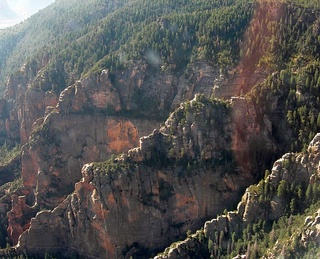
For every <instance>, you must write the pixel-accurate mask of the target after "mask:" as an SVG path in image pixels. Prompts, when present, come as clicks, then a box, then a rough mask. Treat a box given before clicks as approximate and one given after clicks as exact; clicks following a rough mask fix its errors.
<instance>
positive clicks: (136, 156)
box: [17, 95, 256, 258]
mask: <svg viewBox="0 0 320 259" xmlns="http://www.w3.org/2000/svg"><path fill="white" fill-rule="evenodd" d="M230 113H232V106H231V107H229V106H228V105H227V104H226V103H223V102H220V101H215V100H208V99H206V98H205V97H203V96H200V95H199V96H196V98H195V99H194V100H192V101H191V102H187V103H186V104H184V105H182V106H181V107H180V108H179V109H178V110H177V111H176V112H174V113H172V115H171V116H170V118H169V119H168V120H167V122H166V123H165V125H164V126H163V127H162V128H161V129H160V130H155V131H153V133H152V134H151V135H149V136H147V137H143V138H141V139H140V145H139V147H137V148H134V149H131V150H129V151H128V152H127V153H125V154H123V155H121V156H119V157H117V158H116V159H114V160H111V161H109V162H106V163H102V164H96V163H91V164H87V165H85V166H84V167H83V169H82V180H81V181H80V182H78V183H77V184H76V185H75V191H74V193H73V194H71V195H69V196H68V197H67V199H65V200H64V201H63V202H62V203H61V204H60V205H58V206H57V207H56V208H54V209H53V210H52V211H43V212H39V213H38V215H37V216H36V217H35V218H34V219H32V220H31V225H30V228H29V229H28V230H27V231H25V232H24V233H23V234H22V235H21V237H20V239H19V243H18V246H17V249H18V251H20V250H25V251H27V253H28V254H30V255H40V254H41V253H42V252H43V251H50V252H51V253H58V252H61V251H63V252H65V253H78V254H79V255H82V256H86V257H107V258H119V257H120V258H121V256H122V257H125V256H130V255H133V254H135V255H137V254H139V252H141V251H142V250H143V249H146V251H149V252H148V253H150V251H156V250H157V249H160V248H163V247H165V246H166V245H168V244H169V243H170V242H172V241H174V240H177V239H178V238H181V237H182V236H183V233H185V232H186V231H187V230H188V229H190V230H195V229H197V228H198V227H200V226H201V224H203V222H204V220H206V219H208V218H211V217H213V216H214V215H216V214H217V213H221V212H222V211H223V209H225V208H226V207H232V204H235V202H236V200H237V197H238V191H239V190H241V189H243V188H245V187H246V186H248V184H250V183H251V182H253V179H254V176H253V175H251V174H250V173H249V172H246V171H245V170H246V169H247V167H243V166H242V165H241V164H239V165H237V164H234V159H232V156H233V154H235V153H237V152H240V151H239V150H238V149H233V147H234V145H233V144H232V143H233V142H234V141H235V139H234V138H235V136H238V133H237V127H236V125H235V124H234V123H233V122H232V120H231V119H230ZM242 116H243V117H242V121H243V123H244V125H245V126H247V128H250V127H248V125H247V123H248V124H250V125H251V123H252V118H251V117H247V116H248V113H243V114H242ZM52 124H55V123H52ZM254 128H256V127H254ZM235 146H237V145H235ZM237 147H238V146H237ZM245 148H246V146H244V149H245ZM242 152H243V153H246V150H241V153H242ZM235 156H236V155H235ZM188 161H189V164H188ZM187 164H188V165H187ZM186 165H187V166H186ZM51 175H52V174H51ZM56 175H57V174H56ZM64 177H65V176H64ZM38 178H39V176H38ZM63 179H64V180H63V181H66V180H65V178H63ZM38 181H39V180H38ZM70 182H71V181H70ZM49 230H50V231H49ZM49 233H50V234H49ZM52 233H54V234H52ZM40 236H41V238H40Z"/></svg>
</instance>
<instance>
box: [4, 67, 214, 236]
mask: <svg viewBox="0 0 320 259" xmlns="http://www.w3.org/2000/svg"><path fill="white" fill-rule="evenodd" d="M42 63H44V64H42ZM42 63H39V64H38V63H37V62H30V63H28V64H26V65H25V66H24V67H23V68H22V69H21V70H20V71H19V73H17V74H16V75H12V76H11V77H10V79H9V81H8V86H7V92H6V99H5V100H3V102H2V105H1V107H0V108H2V117H1V118H0V125H1V123H2V124H3V128H1V127H0V129H1V130H2V131H1V132H2V137H3V138H2V139H3V140H4V139H6V141H7V142H10V143H13V144H14V143H21V144H22V145H24V146H23V148H22V156H21V164H22V177H23V185H24V193H25V194H26V202H27V204H28V206H33V207H37V208H38V209H41V208H48V209H52V208H54V207H55V206H57V205H58V204H59V203H60V202H61V201H62V200H63V199H64V198H65V197H66V196H67V195H68V194H69V193H70V192H71V191H72V190H73V186H74V184H75V183H76V182H77V181H79V180H80V179H81V173H80V172H81V167H82V166H83V165H84V164H85V163H89V162H92V161H96V162H97V161H104V160H106V159H107V158H108V157H110V156H111V155H112V154H119V153H121V152H126V151H127V150H129V149H131V148H133V147H135V146H137V145H138V143H139V138H140V137H141V136H144V135H148V134H149V133H150V132H152V130H153V129H154V128H156V127H158V125H159V120H160V119H162V118H164V116H167V114H168V113H169V111H170V109H172V107H176V106H177V105H178V103H177V100H178V101H179V102H180V101H183V100H188V99H189V98H193V97H194V95H195V94H196V93H198V92H202V93H206V94H207V95H209V94H210V92H211V82H212V80H213V78H214V77H215V76H216V74H215V69H214V68H212V67H210V66H208V65H207V64H205V63H199V64H195V65H194V68H190V71H189V70H188V71H187V72H186V73H185V74H184V75H181V76H179V77H178V76H175V75H174V73H173V71H170V70H167V71H165V72H162V71H160V70H159V71H155V70H154V68H152V67H150V65H148V64H147V63H145V62H143V61H132V62H131V63H130V64H129V65H128V67H127V68H126V69H125V70H123V71H121V72H120V71H115V72H114V74H111V73H110V71H109V70H103V71H102V72H101V74H99V75H93V76H91V77H89V78H85V79H83V80H82V81H77V82H75V83H74V84H73V85H71V86H69V87H67V88H66V89H65V90H63V91H62V92H61V94H60V96H59V98H58V96H57V93H56V92H54V91H52V89H51V88H50V84H49V82H48V80H47V79H46V78H45V75H42V74H41V73H40V72H39V73H37V71H38V70H40V68H41V67H42V66H43V65H45V63H46V61H43V62H42ZM191 79H192V80H191ZM178 89H180V90H178ZM138 117H140V119H136V118H138ZM193 131H194V130H193ZM200 138H201V136H200ZM26 190H28V191H26ZM13 210H14V208H13ZM21 216H23V215H21ZM29 220H30V218H29ZM22 221H28V219H27V218H24V219H23V220H22ZM17 222H18V221H17ZM9 228H10V223H9ZM16 229H19V228H16ZM21 229H22V228H21ZM11 232H12V231H10V233H11ZM21 233H22V232H20V233H15V234H12V235H11V236H18V235H19V234H21Z"/></svg>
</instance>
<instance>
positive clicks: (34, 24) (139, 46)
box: [0, 0, 252, 92]
mask: <svg viewBox="0 0 320 259" xmlns="http://www.w3.org/2000/svg"><path fill="white" fill-rule="evenodd" d="M248 2H250V1H248V0H245V1H238V0H224V1H221V0H214V1H209V0H197V1H191V0H180V1H170V0H161V1H159V0H157V1H155V0H152V1H145V0H139V1H129V0H120V1H116V2H113V1H108V2H107V3H106V2H105V1H102V0H94V1H81V2H79V1H75V0H71V1H70V0H62V1H58V2H56V3H54V4H53V5H51V6H49V7H48V8H46V9H45V10H44V11H42V12H39V13H38V14H37V15H35V16H33V17H32V18H31V19H28V20H27V21H26V22H25V23H23V24H21V25H19V26H15V27H13V28H8V29H5V30H1V31H0V71H1V72H0V78H1V81H0V85H2V88H3V85H4V82H5V78H6V76H8V75H9V74H12V73H14V72H15V71H17V70H18V69H19V68H20V67H21V66H22V65H23V64H24V63H25V62H26V61H28V60H29V61H30V62H33V61H34V60H38V62H36V63H35V64H33V65H32V66H31V67H33V68H34V69H33V70H31V71H30V73H28V76H29V79H31V80H32V81H33V83H32V84H33V86H34V87H39V88H42V89H43V90H54V91H56V92H60V91H61V90H62V89H64V88H65V87H66V86H67V85H69V84H71V83H72V82H74V81H75V80H77V79H80V78H81V76H82V75H85V76H88V75H89V74H91V73H96V72H99V71H100V70H101V69H102V68H109V69H110V71H114V70H117V69H120V68H122V67H123V66H125V65H126V63H127V61H128V60H130V59H146V60H147V61H148V62H149V63H150V64H151V65H152V66H154V67H157V68H159V67H160V66H161V67H162V69H166V68H168V67H171V68H176V69H179V68H184V67H186V65H187V64H188V63H189V62H190V60H191V59H192V60H193V61H195V60H197V59H207V60H209V61H211V62H213V63H215V64H218V65H219V66H220V67H228V66H230V65H233V64H235V62H236V60H237V59H238V57H239V44H240V38H241V37H242V34H243V32H244V31H245V29H246V26H247V24H248V22H249V20H250V17H251V14H252V5H251V4H248ZM231 20H232V23H231V22H230V21H231ZM39 31H41V33H39ZM39 60H42V61H43V62H42V61H41V62H39ZM48 61H49V62H48ZM40 70H41V73H40V74H37V71H40Z"/></svg>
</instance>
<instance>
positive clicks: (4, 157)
mask: <svg viewBox="0 0 320 259" xmlns="http://www.w3.org/2000/svg"><path fill="white" fill-rule="evenodd" d="M20 150H21V148H20V146H19V145H17V146H15V147H13V148H10V147H8V146H7V145H6V144H4V145H3V146H1V147H0V165H2V166H4V165H6V164H8V163H10V162H11V161H12V160H14V159H15V158H17V156H19V155H20V152H21V151H20Z"/></svg>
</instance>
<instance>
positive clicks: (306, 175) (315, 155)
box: [155, 134, 320, 259]
mask: <svg viewBox="0 0 320 259" xmlns="http://www.w3.org/2000/svg"><path fill="white" fill-rule="evenodd" d="M319 151H320V134H317V135H316V136H315V137H314V139H313V140H312V141H311V143H310V145H309V147H308V150H307V151H306V152H304V153H287V154H285V155H284V156H282V158H280V159H278V160H277V161H276V162H275V163H274V164H273V167H272V171H271V174H270V175H268V176H267V177H266V178H265V179H264V180H262V181H260V182H259V184H257V185H253V186H250V187H249V188H248V189H247V190H246V192H245V194H244V195H243V196H242V199H241V202H240V203H239V204H238V206H237V210H235V211H229V212H225V215H221V216H218V217H217V218H215V219H212V220H210V221H207V222H206V223H205V224H204V227H203V235H204V236H205V238H206V239H207V240H213V242H214V244H215V247H216V248H215V249H214V251H211V253H212V254H214V256H217V257H220V252H221V251H220V252H219V255H218V248H219V250H220V249H223V250H225V251H226V250H227V249H229V253H230V249H232V248H230V246H231V247H232V246H234V244H232V243H233V242H235V240H234V238H231V234H232V235H233V236H241V235H242V233H243V231H244V230H245V229H246V228H247V227H248V225H250V224H253V223H254V222H258V221H259V220H260V221H275V220H278V219H279V218H281V217H282V216H285V215H286V214H287V208H286V207H287V206H288V203H287V197H285V196H282V195H281V193H280V191H279V190H280V189H281V187H279V186H281V185H282V184H283V183H286V185H288V186H297V185H299V186H308V185H311V186H314V185H316V184H319V178H320V173H319V161H320V154H319ZM266 186H268V187H266ZM269 188H270V192H269V191H267V195H268V196H269V197H268V198H267V199H266V198H265V195H266V191H265V190H266V189H268V190H269ZM272 190H273V191H272ZM275 190H277V191H275ZM304 191H305V189H304ZM287 195H289V193H288V194H287ZM295 231H296V233H293V234H292V237H291V242H290V243H289V246H292V245H293V244H292V240H294V239H295V240H296V242H297V244H296V246H300V247H301V250H304V249H307V248H308V244H310V243H311V242H314V243H315V247H319V245H320V239H319V237H320V221H319V210H317V212H316V213H315V214H314V215H312V216H308V217H306V218H305V221H304V225H303V227H302V228H301V229H296V230H295ZM220 233H223V235H224V236H225V237H227V238H224V237H222V238H217V236H219V235H220ZM199 235H200V232H197V234H194V235H191V236H190V237H188V238H187V239H185V240H184V241H182V242H178V243H175V244H174V245H172V246H171V247H169V248H167V249H166V250H165V252H164V253H162V254H160V255H158V256H156V257H155V258H157V259H160V258H171V259H173V258H189V257H188V256H189V255H190V251H192V254H197V253H198V255H199V256H200V257H201V249H203V243H202V242H203V240H202V238H203V237H201V238H199ZM231 239H232V241H231ZM207 242H208V241H207ZM233 249H234V248H233ZM252 251H253V249H252V248H251V247H248V248H247V250H246V251H244V254H243V255H238V256H236V257H234V258H248V257H249V256H250V255H249V254H250V253H252ZM304 251H305V250H304ZM305 252H306V251H305ZM317 253H318V255H319V251H317ZM280 255H283V256H284V255H285V253H284V250H283V247H282V246H281V245H280V243H276V244H275V246H274V247H273V248H272V249H271V250H269V251H268V253H267V254H265V255H264V256H265V257H264V258H277V257H278V256H280ZM202 256H203V254H202Z"/></svg>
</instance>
